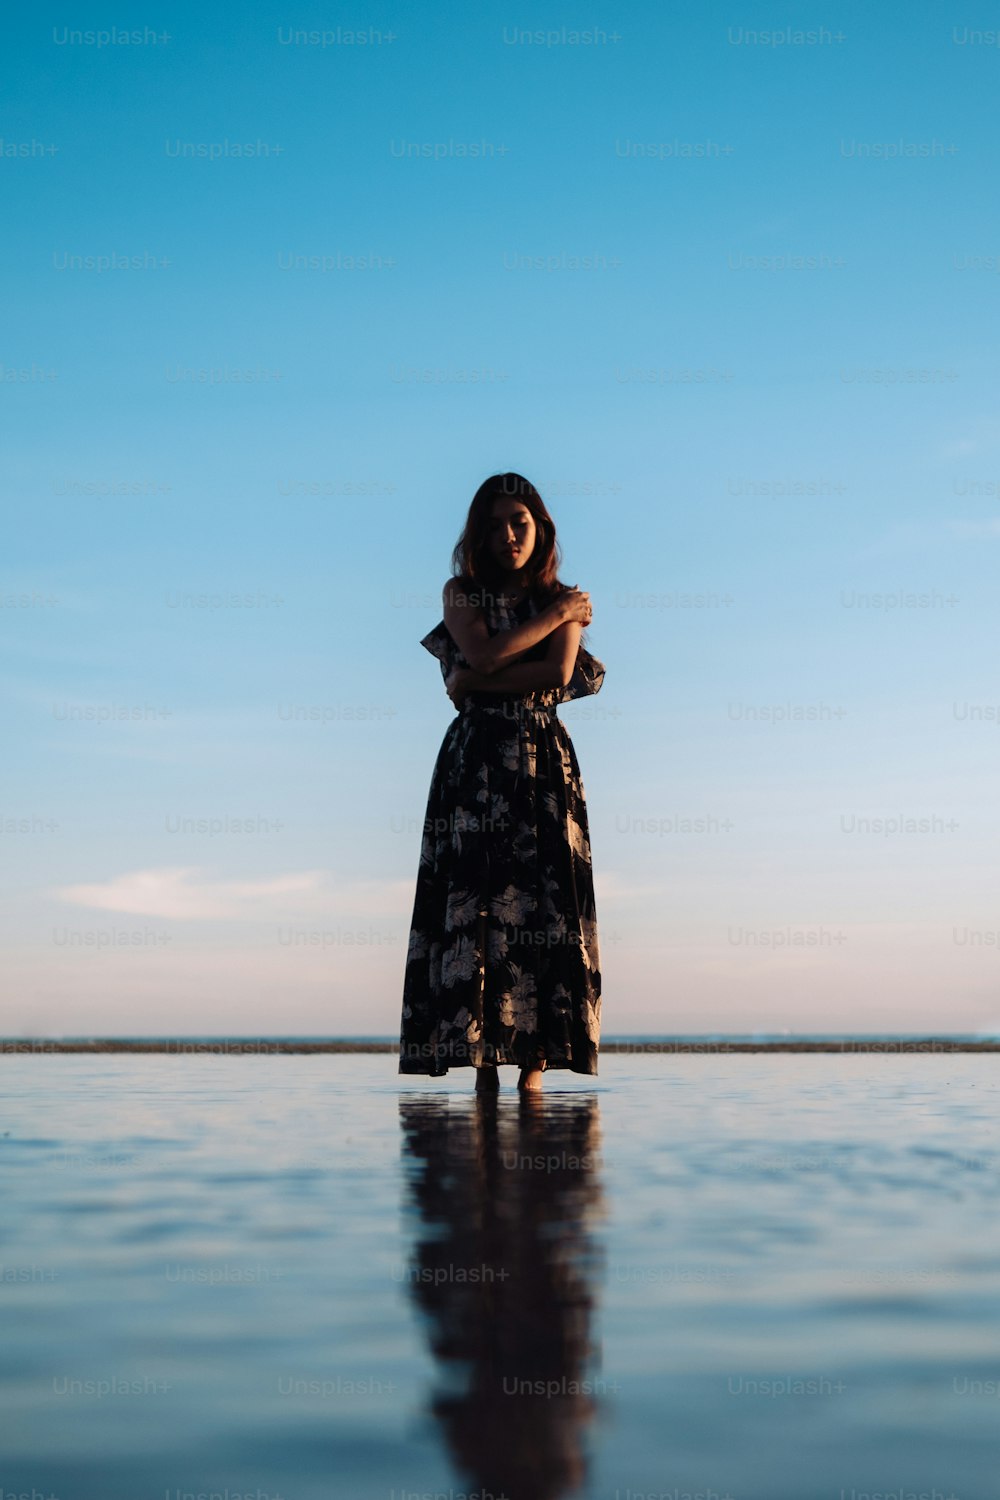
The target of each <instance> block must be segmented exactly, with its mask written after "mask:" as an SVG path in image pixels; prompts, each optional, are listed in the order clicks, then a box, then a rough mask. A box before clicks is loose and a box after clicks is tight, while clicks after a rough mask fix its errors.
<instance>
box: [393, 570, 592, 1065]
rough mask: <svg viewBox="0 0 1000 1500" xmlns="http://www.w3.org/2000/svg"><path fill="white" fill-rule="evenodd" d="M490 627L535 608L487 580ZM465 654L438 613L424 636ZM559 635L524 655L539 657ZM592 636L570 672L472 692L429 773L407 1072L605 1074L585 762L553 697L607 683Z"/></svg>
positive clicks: (405, 1020)
mask: <svg viewBox="0 0 1000 1500" xmlns="http://www.w3.org/2000/svg"><path fill="white" fill-rule="evenodd" d="M485 597H486V604H485V606H484V610H485V616H486V622H487V628H488V630H489V632H490V634H491V635H495V634H496V633H497V631H499V630H510V629H513V628H514V627H516V626H517V625H519V624H521V623H522V622H523V621H524V620H525V619H527V618H528V616H529V615H531V614H535V613H537V611H538V606H537V605H536V603H535V601H534V600H533V599H531V597H530V596H526V597H525V598H524V599H522V600H521V601H520V602H518V603H516V604H511V603H507V602H506V601H505V600H504V599H503V596H502V595H497V596H490V595H486V596H485ZM420 644H421V645H422V646H425V647H426V649H427V650H428V651H430V652H431V654H432V655H434V656H436V657H437V658H438V660H439V661H440V663H441V672H442V676H443V677H445V678H446V677H447V676H448V673H449V672H450V671H451V669H452V667H453V666H456V665H457V666H467V665H468V663H467V662H466V660H465V658H464V657H463V656H462V654H461V652H460V650H459V648H458V646H457V645H456V643H455V642H454V641H453V640H452V637H451V635H450V634H449V632H448V630H447V628H446V627H445V625H444V622H443V621H442V622H441V624H439V625H437V626H435V628H434V629H433V630H432V631H431V632H430V633H429V634H428V635H426V636H424V638H423V640H422V641H421V643H420ZM547 649H548V640H547V639H545V640H542V641H540V642H538V643H537V645H535V646H533V647H532V648H531V649H530V650H529V651H528V652H526V653H525V654H524V655H523V656H521V657H520V658H519V660H520V661H532V660H535V661H538V660H542V659H543V658H544V657H545V655H546V651H547ZM604 673H605V668H604V665H603V663H602V662H599V661H598V660H597V659H596V658H595V657H593V656H591V654H590V652H589V651H587V650H585V649H584V647H582V646H581V647H580V648H579V651H578V654H577V660H576V664H575V668H574V672H573V676H572V678H571V680H570V683H569V685H568V686H566V687H555V688H545V689H533V690H532V691H530V692H523V693H517V694H511V695H506V694H500V693H482V692H480V693H470V694H469V695H468V696H467V697H466V698H465V699H464V701H463V703H462V706H461V709H460V710H459V712H457V713H456V715H455V717H454V719H453V720H452V722H451V723H450V724H449V726H448V729H447V731H446V733H445V736H444V740H443V742H442V744H441V748H440V751H439V752H438V757H437V761H436V762H435V765H434V771H433V775H432V777H431V787H430V793H429V796H428V799H427V816H426V818H425V820H424V828H423V834H422V837H421V844H420V863H419V867H418V871H417V886H416V896H415V898H414V903H413V916H412V921H411V925H410V937H409V946H408V950H407V956H406V968H405V974H404V980H403V1005H402V1021H401V1025H400V1046H399V1072H400V1073H429V1074H431V1075H433V1076H435V1077H438V1076H440V1075H442V1074H444V1073H447V1071H448V1069H449V1067H453V1066H459V1067H461V1066H466V1067H468V1066H473V1067H480V1066H482V1065H484V1064H489V1063H514V1064H517V1065H518V1066H520V1067H528V1068H533V1067H537V1066H539V1065H541V1063H542V1060H544V1065H545V1067H546V1068H569V1069H571V1070H572V1071H573V1072H575V1073H588V1074H596V1072H597V1054H598V1046H599V1042H600V1022H601V967H600V952H599V948H598V941H597V912H596V908H595V904H594V881H593V872H592V869H591V857H590V832H589V827H588V822H587V806H586V801H585V797H584V789H583V782H582V780H581V776H580V767H579V765H578V763H577V758H576V752H575V751H574V748H573V742H572V740H571V739H570V737H569V733H568V732H567V729H566V726H565V724H564V723H563V721H562V720H561V719H560V718H559V716H558V713H557V706H558V704H559V703H562V702H566V701H568V700H570V699H573V698H582V697H586V696H589V695H590V694H593V693H597V692H599V691H600V688H601V684H602V682H603V680H604Z"/></svg>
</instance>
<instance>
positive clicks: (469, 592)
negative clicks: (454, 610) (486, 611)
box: [441, 574, 487, 609]
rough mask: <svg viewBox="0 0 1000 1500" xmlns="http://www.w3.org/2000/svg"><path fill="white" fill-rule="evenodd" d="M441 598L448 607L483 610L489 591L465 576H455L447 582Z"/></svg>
mask: <svg viewBox="0 0 1000 1500" xmlns="http://www.w3.org/2000/svg"><path fill="white" fill-rule="evenodd" d="M441 597H442V599H443V601H444V603H445V604H446V605H448V604H453V605H457V606H458V607H459V608H464V607H468V608H470V609H482V608H484V606H485V605H486V602H487V591H486V589H485V588H484V586H483V585H482V584H481V583H478V582H477V581H476V580H475V579H474V578H469V577H468V576H467V575H465V574H458V575H457V576H455V575H453V576H452V577H451V578H447V579H446V580H445V584H444V588H443V589H442V590H441Z"/></svg>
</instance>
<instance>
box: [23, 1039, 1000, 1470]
mask: <svg viewBox="0 0 1000 1500" xmlns="http://www.w3.org/2000/svg"><path fill="white" fill-rule="evenodd" d="M0 1066H2V1068H3V1073H4V1080H5V1084H6V1087H5V1089H4V1098H3V1103H2V1107H0V1108H2V1117H0V1188H2V1195H3V1196H2V1202H3V1214H2V1220H0V1237H2V1239H0V1267H2V1270H0V1297H2V1306H3V1324H2V1326H3V1335H4V1336H3V1341H2V1345H0V1350H2V1352H0V1378H2V1382H3V1388H2V1400H0V1412H2V1415H0V1428H2V1430H0V1454H2V1462H0V1490H2V1492H3V1493H4V1494H5V1495H6V1494H7V1493H9V1492H18V1493H20V1492H28V1493H29V1494H30V1492H31V1491H32V1490H35V1491H37V1492H39V1493H40V1494H41V1495H44V1496H55V1497H58V1500H119V1497H121V1500H125V1497H128V1500H137V1497H145V1496H149V1497H151V1500H182V1497H183V1496H185V1495H191V1494H199V1493H201V1494H204V1493H205V1492H210V1491H215V1492H217V1493H221V1494H223V1495H224V1494H225V1492H226V1491H227V1490H228V1492H229V1495H228V1497H227V1500H234V1497H235V1496H236V1495H245V1494H247V1493H248V1492H249V1493H250V1494H252V1495H253V1496H254V1500H267V1497H278V1496H281V1497H282V1500H318V1497H324V1500H327V1497H333V1496H345V1497H349V1500H354V1497H357V1500H368V1497H372V1500H412V1497H414V1496H421V1497H427V1496H435V1497H446V1500H459V1497H461V1496H462V1495H464V1494H466V1493H468V1492H478V1493H479V1494H480V1495H482V1496H484V1497H488V1496H490V1495H493V1496H496V1497H499V1496H501V1495H506V1496H508V1497H509V1500H547V1497H556V1496H563V1495H565V1496H568V1497H569V1496H581V1497H588V1500H598V1497H606V1500H639V1497H642V1500H645V1497H647V1496H651V1495H655V1496H657V1497H660V1496H662V1497H664V1500H683V1497H684V1496H685V1495H689V1496H692V1497H693V1496H695V1495H700V1496H701V1500H713V1497H718V1500H722V1497H725V1496H730V1497H732V1500H785V1497H787V1500H864V1497H865V1496H869V1495H873V1494H879V1493H880V1494H882V1495H883V1496H890V1495H891V1496H892V1497H893V1500H904V1497H905V1496H906V1495H907V1494H908V1492H909V1493H910V1494H920V1493H921V1492H924V1493H925V1495H926V1496H927V1500H943V1497H948V1496H952V1497H954V1500H996V1496H997V1495H998V1494H1000V1479H998V1475H1000V1232H998V1231H1000V1150H998V1137H997V1110H998V1104H1000V1098H998V1084H997V1070H998V1065H997V1060H996V1059H995V1058H994V1057H991V1056H989V1055H984V1056H969V1055H933V1056H915V1057H910V1056H899V1055H897V1056H881V1055H877V1054H876V1055H870V1056H869V1055H861V1056H833V1055H825V1056H801V1055H787V1054H785V1055H778V1056H759V1055H755V1056H730V1057H719V1056H715V1057H710V1056H689V1057H670V1056H659V1057H657V1056H650V1057H640V1058H632V1057H626V1056H606V1057H602V1059H601V1074H600V1077H599V1078H597V1079H592V1080H588V1079H585V1078H580V1077H575V1076H573V1077H570V1076H569V1075H566V1074H549V1075H547V1076H546V1080H545V1085H546V1092H545V1093H544V1094H543V1095H542V1096H541V1097H540V1098H537V1097H528V1098H524V1097H521V1096H518V1095H517V1094H516V1092H515V1091H514V1088H513V1080H514V1078H515V1077H516V1072H515V1070H514V1069H505V1070H502V1071H501V1076H502V1077H503V1078H504V1080H505V1082H504V1085H503V1087H502V1089H501V1093H500V1096H499V1099H493V1100H489V1099H476V1098H475V1097H474V1096H473V1094H472V1090H471V1081H472V1080H471V1075H470V1074H469V1073H466V1072H464V1071H462V1070H453V1071H452V1073H450V1074H449V1075H448V1077H447V1078H446V1079H444V1080H429V1079H413V1078H407V1079H402V1080H401V1079H400V1078H399V1077H398V1076H397V1075H396V1073H395V1072H394V1071H393V1070H394V1067H395V1059H394V1058H393V1057H391V1056H385V1055H382V1056H347V1057H344V1056H318V1057H308V1056H305V1057H303V1056H290V1057H273V1056H266V1055H262V1056H250V1057H237V1056H229V1057H227V1056H222V1057H213V1056H205V1055H200V1056H192V1057H182V1056H181V1057H179V1056H155V1055H154V1056H139V1057H122V1056H108V1057H101V1056H64V1057H57V1056H47V1055H39V1056H8V1057H4V1058H3V1059H2V1062H0ZM935 1490H936V1491H937V1492H938V1494H937V1495H936V1496H935V1495H934V1491H935Z"/></svg>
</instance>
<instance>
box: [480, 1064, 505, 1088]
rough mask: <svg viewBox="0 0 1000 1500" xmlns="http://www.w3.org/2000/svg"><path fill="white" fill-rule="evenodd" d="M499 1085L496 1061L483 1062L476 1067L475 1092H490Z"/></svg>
mask: <svg viewBox="0 0 1000 1500" xmlns="http://www.w3.org/2000/svg"><path fill="white" fill-rule="evenodd" d="M499 1087H500V1075H499V1074H498V1073H497V1065H496V1063H485V1064H484V1065H483V1066H482V1067H481V1068H477V1069H476V1093H477V1094H492V1093H494V1092H495V1091H496V1090H497V1089H498V1088H499Z"/></svg>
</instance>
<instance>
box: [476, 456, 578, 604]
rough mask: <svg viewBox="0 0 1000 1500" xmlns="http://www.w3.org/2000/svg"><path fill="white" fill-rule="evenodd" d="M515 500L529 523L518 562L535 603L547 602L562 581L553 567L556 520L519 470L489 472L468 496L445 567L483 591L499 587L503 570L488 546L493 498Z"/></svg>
mask: <svg viewBox="0 0 1000 1500" xmlns="http://www.w3.org/2000/svg"><path fill="white" fill-rule="evenodd" d="M512 499H517V500H520V502H521V504H522V505H523V506H524V507H525V509H526V510H529V511H530V512H531V514H532V517H533V518H534V522H535V545H534V549H533V550H532V553H531V556H530V558H529V559H528V561H527V562H526V563H525V565H524V576H525V583H526V585H527V589H528V592H529V593H530V594H531V595H532V597H533V598H535V599H536V600H537V601H538V602H539V603H541V604H550V603H551V602H552V600H553V599H554V598H555V597H556V595H557V594H561V593H562V592H563V590H564V589H565V588H566V584H564V583H562V582H560V580H559V577H558V574H557V570H558V566H559V564H560V563H561V561H562V549H561V548H560V546H559V543H558V542H557V541H556V524H555V522H554V521H553V519H552V517H551V516H550V515H549V512H548V509H547V508H546V505H545V501H544V500H543V499H542V497H541V495H540V494H539V493H538V491H537V490H536V489H535V486H534V485H533V484H531V483H530V482H529V481H528V480H527V479H525V478H524V476H523V475H522V474H491V475H490V477H489V479H485V480H484V481H483V483H482V484H481V485H480V486H479V488H478V490H477V491H476V493H475V494H474V495H473V497H472V504H471V505H470V506H469V514H468V516H467V517H466V521H465V526H464V527H463V529H462V535H461V536H460V537H459V539H458V541H457V542H456V543H455V550H454V551H453V552H452V555H451V570H452V573H453V575H454V576H455V577H456V578H457V579H461V580H462V581H463V582H468V583H471V584H478V585H479V586H480V588H482V589H485V590H493V589H498V590H499V589H500V588H501V587H502V585H503V574H502V572H501V570H500V568H499V567H498V566H497V563H496V560H495V559H494V557H493V554H492V552H491V551H490V540H489V539H490V523H491V521H492V519H493V517H492V511H493V502H494V501H495V500H512Z"/></svg>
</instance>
